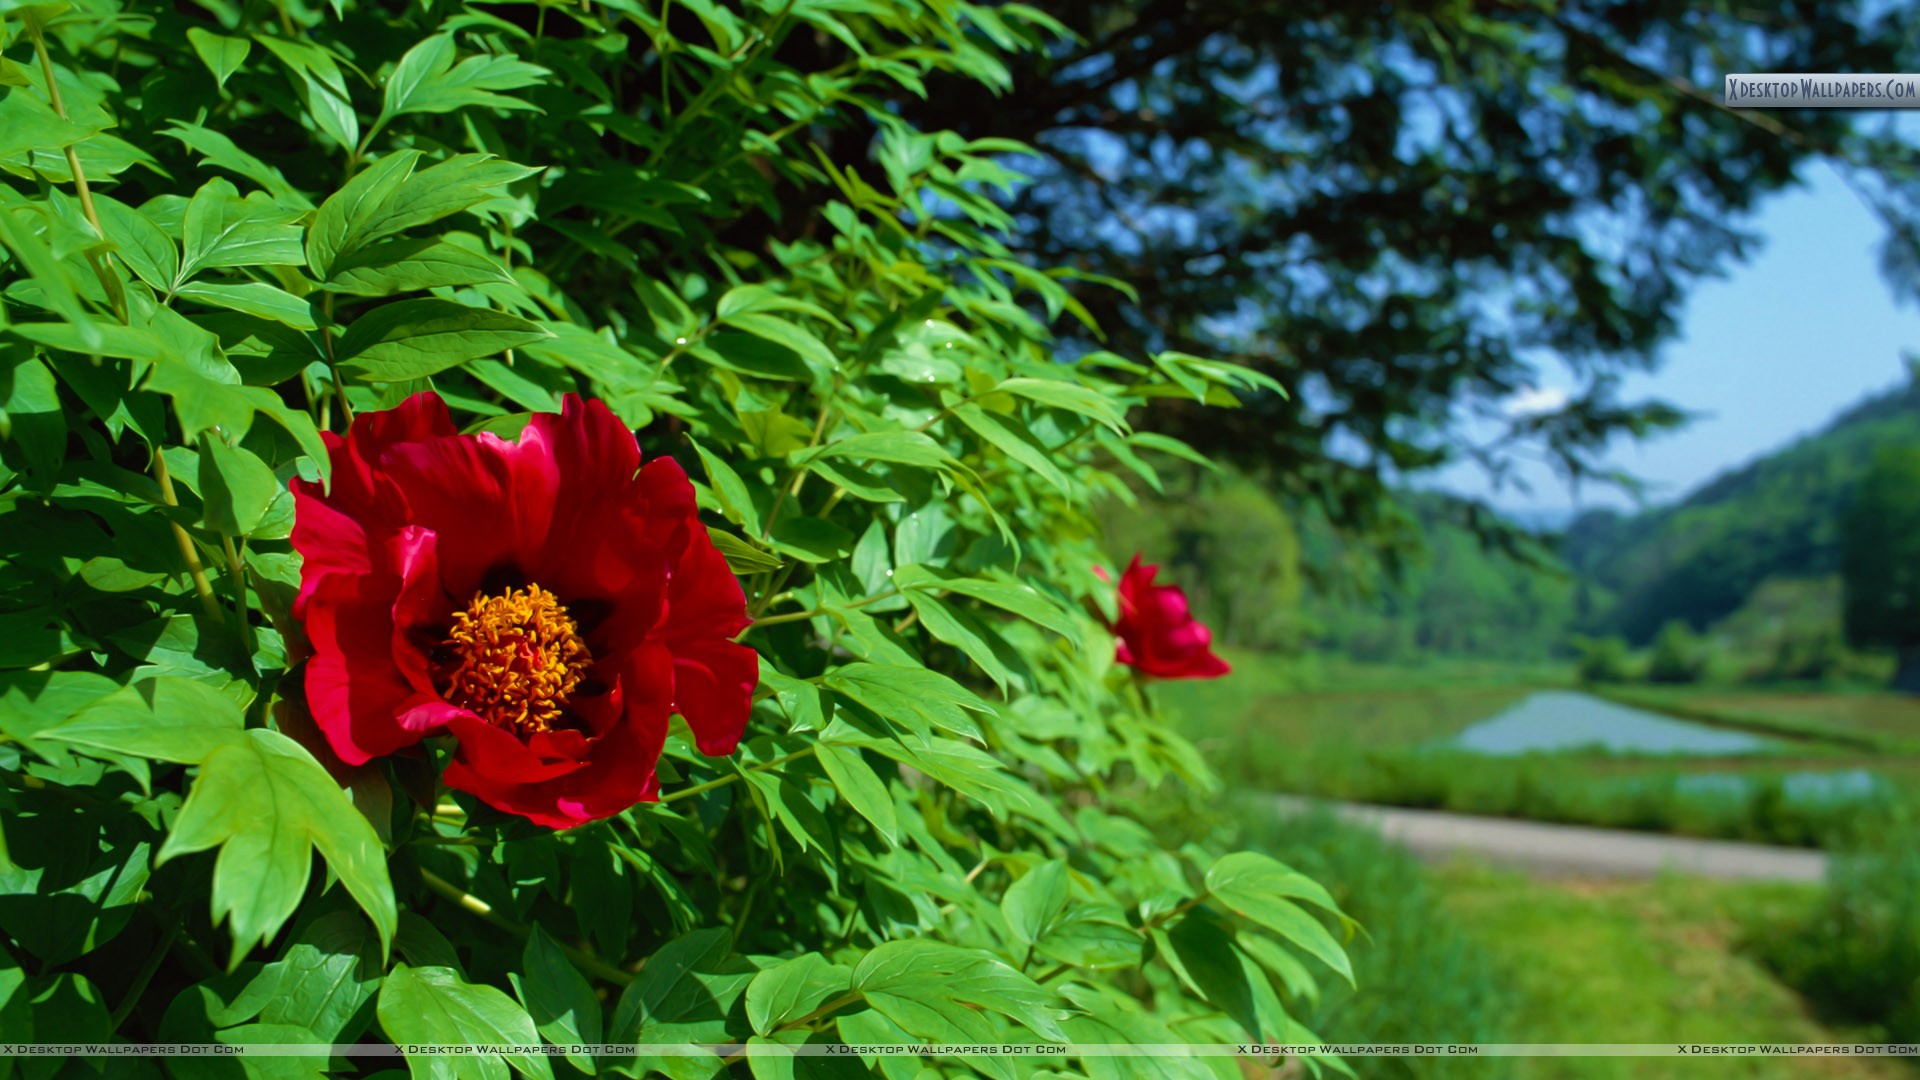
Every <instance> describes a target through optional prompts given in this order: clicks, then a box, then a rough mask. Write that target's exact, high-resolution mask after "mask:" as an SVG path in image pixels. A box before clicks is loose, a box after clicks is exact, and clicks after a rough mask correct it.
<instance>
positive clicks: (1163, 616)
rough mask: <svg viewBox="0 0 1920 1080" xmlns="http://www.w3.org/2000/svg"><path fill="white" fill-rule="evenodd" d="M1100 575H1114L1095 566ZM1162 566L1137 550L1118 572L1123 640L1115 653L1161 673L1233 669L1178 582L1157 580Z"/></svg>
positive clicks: (1206, 675) (1193, 674)
mask: <svg viewBox="0 0 1920 1080" xmlns="http://www.w3.org/2000/svg"><path fill="white" fill-rule="evenodd" d="M1093 570H1094V573H1096V574H1098V575H1100V580H1102V581H1108V580H1111V579H1109V578H1108V577H1107V572H1106V571H1105V570H1104V569H1102V568H1100V567H1098V566H1096V567H1094V568H1093ZM1159 572H1160V568H1159V567H1157V566H1155V565H1153V564H1152V563H1143V562H1141V561H1140V556H1138V555H1135V556H1134V557H1133V562H1131V563H1129V564H1128V565H1127V569H1126V572H1125V573H1123V574H1121V575H1120V619H1119V621H1118V622H1116V623H1114V625H1113V632H1114V633H1115V634H1116V635H1118V636H1119V638H1120V641H1119V643H1118V645H1117V646H1116V647H1115V650H1114V658H1115V659H1116V660H1118V661H1119V662H1121V663H1123V664H1129V665H1132V667H1133V668H1134V670H1136V671H1139V672H1140V673H1141V674H1143V675H1152V676H1154V677H1156V678H1161V679H1217V678H1219V677H1220V676H1222V675H1225V674H1226V673H1227V672H1229V671H1232V670H1233V669H1232V668H1230V667H1228V666H1227V662H1226V661H1225V660H1222V659H1220V658H1219V657H1217V656H1215V655H1213V648H1212V646H1213V634H1212V633H1211V632H1209V631H1208V630H1207V628H1206V627H1205V626H1203V625H1201V624H1200V623H1198V622H1196V621H1194V618H1193V612H1192V611H1191V610H1189V609H1188V607H1187V594H1186V593H1185V592H1184V591H1182V590H1181V588H1180V586H1178V585H1155V584H1154V583H1153V577H1154V575H1155V574H1157V573H1159Z"/></svg>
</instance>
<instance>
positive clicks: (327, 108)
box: [254, 34, 360, 151]
mask: <svg viewBox="0 0 1920 1080" xmlns="http://www.w3.org/2000/svg"><path fill="white" fill-rule="evenodd" d="M254 40H255V41H258V42H259V43H260V44H262V45H264V46H266V48H267V51H268V52H271V53H273V54H274V55H275V56H277V57H279V58H280V62H281V63H283V64H285V65H287V67H288V68H289V69H291V70H292V72H293V74H294V77H295V79H296V80H297V81H296V82H295V84H294V85H295V88H296V89H297V90H298V91H299V93H300V100H301V101H302V102H303V103H304V104H305V105H306V107H307V114H308V115H309V116H311V117H313V122H314V125H315V126H316V127H318V128H319V129H320V130H321V131H323V132H326V134H327V135H328V137H330V138H331V139H333V141H334V142H335V143H337V144H339V146H340V147H341V148H342V149H344V150H349V151H350V150H353V149H354V147H355V145H356V144H357V143H358V142H359V141H360V118H359V116H358V115H356V114H355V113H354V111H353V97H352V95H350V94H348V93H347V80H346V77H345V76H344V75H342V74H341V72H340V65H339V64H338V63H336V62H335V61H334V58H333V56H332V55H331V54H329V53H328V52H327V51H326V50H324V49H321V48H319V47H317V46H314V45H308V44H305V43H303V42H298V41H292V40H289V39H287V38H283V37H277V36H272V35H266V34H256V35H255V36H254Z"/></svg>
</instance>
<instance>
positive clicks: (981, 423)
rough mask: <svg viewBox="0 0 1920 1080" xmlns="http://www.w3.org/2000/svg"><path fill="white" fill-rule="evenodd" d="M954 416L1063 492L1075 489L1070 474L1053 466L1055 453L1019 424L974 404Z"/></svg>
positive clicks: (963, 407)
mask: <svg viewBox="0 0 1920 1080" xmlns="http://www.w3.org/2000/svg"><path fill="white" fill-rule="evenodd" d="M953 415H954V416H955V417H957V418H959V420H960V422H961V423H963V424H965V425H967V426H968V427H969V428H972V429H973V431H974V434H976V435H979V436H980V437H981V438H983V439H985V440H986V441H987V442H988V443H990V444H992V445H993V446H996V447H998V448H999V449H1000V450H1001V452H1003V453H1005V454H1006V455H1007V456H1008V457H1010V458H1012V459H1014V460H1015V461H1017V462H1019V463H1020V464H1022V465H1025V466H1026V467H1027V468H1029V469H1032V470H1033V471H1034V472H1036V473H1039V474H1040V476H1041V478H1042V479H1044V480H1045V481H1046V482H1047V483H1049V484H1052V485H1053V486H1054V487H1057V488H1059V489H1060V490H1061V491H1070V490H1072V486H1071V485H1070V484H1069V483H1068V481H1067V474H1066V473H1063V472H1061V471H1060V467H1059V466H1058V465H1055V464H1054V463H1053V457H1052V454H1051V452H1050V451H1048V449H1047V448H1046V447H1044V446H1042V445H1040V443H1039V441H1038V440H1036V439H1035V438H1034V437H1033V435H1032V433H1030V432H1028V431H1027V429H1026V428H1024V427H1021V426H1020V425H1019V423H1018V422H1016V421H1014V420H1011V419H1009V418H1007V417H1005V416H1002V415H1000V414H999V413H996V412H988V411H987V410H985V409H982V408H981V407H980V406H978V405H973V404H967V405H961V406H958V407H956V408H955V409H954V410H953Z"/></svg>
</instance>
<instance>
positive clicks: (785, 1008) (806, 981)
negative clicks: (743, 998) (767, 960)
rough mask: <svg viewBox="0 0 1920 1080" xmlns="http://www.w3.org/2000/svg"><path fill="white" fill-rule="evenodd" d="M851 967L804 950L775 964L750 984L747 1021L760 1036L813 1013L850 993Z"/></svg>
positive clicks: (748, 986)
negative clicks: (798, 954)
mask: <svg viewBox="0 0 1920 1080" xmlns="http://www.w3.org/2000/svg"><path fill="white" fill-rule="evenodd" d="M852 976H853V972H852V969H850V968H846V967H842V966H841V965H839V964H835V963H832V962H830V961H828V960H827V958H826V957H824V956H821V955H820V954H819V953H804V954H802V955H800V956H796V957H794V958H793V959H791V960H788V961H786V962H785V963H781V964H775V965H774V966H773V967H770V968H767V969H766V970H765V971H762V972H761V973H760V974H758V975H756V976H754V979H753V982H751V983H749V984H748V985H747V1022H748V1023H750V1024H752V1025H753V1030H754V1031H755V1032H756V1033H758V1034H761V1035H766V1034H769V1033H770V1032H772V1031H773V1030H774V1029H775V1028H777V1027H779V1026H780V1025H782V1024H785V1023H787V1022H788V1021H791V1020H798V1019H800V1018H802V1017H805V1016H807V1015H809V1014H811V1013H812V1012H813V1011H814V1010H815V1009H818V1008H819V1007H820V1006H821V1005H824V1004H826V1003H827V1002H828V1001H830V1000H832V999H833V998H835V997H838V996H840V995H842V994H844V993H846V992H847V987H848V985H849V981H850V980H851V978H852Z"/></svg>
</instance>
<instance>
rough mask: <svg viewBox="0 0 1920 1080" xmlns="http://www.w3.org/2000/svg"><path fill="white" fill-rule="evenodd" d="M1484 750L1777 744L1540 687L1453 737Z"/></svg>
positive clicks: (1750, 750) (1683, 749) (1461, 745)
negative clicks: (1537, 691) (1536, 691)
mask: <svg viewBox="0 0 1920 1080" xmlns="http://www.w3.org/2000/svg"><path fill="white" fill-rule="evenodd" d="M1452 745H1453V746H1454V747H1456V748H1458V749H1461V750H1472V751H1474V752H1476V753H1482V754H1530V753H1552V752H1555V751H1563V750H1589V749H1600V750H1610V751H1613V752H1614V753H1620V754H1709V755H1720V754H1729V755H1730V754H1757V753H1762V752H1764V751H1767V750H1770V749H1772V748H1773V745H1774V744H1773V742H1772V741H1771V740H1768V739H1763V738H1761V737H1760V736H1758V735H1750V734H1748V733H1746V732H1744V731H1731V730H1728V729H1725V728H1716V727H1709V726H1707V725H1705V724H1695V723H1691V722H1689V721H1686V720H1674V719H1672V718H1670V717H1665V716H1661V715H1659V714H1657V713H1650V712H1647V711H1646V710H1644V709H1635V708H1631V707H1629V706H1626V705H1616V704H1614V703H1613V702H1611V701H1606V700H1603V699H1601V698H1597V697H1594V696H1593V695H1591V694H1582V693H1577V692H1575V691H1571V690H1542V691H1540V692H1539V693H1537V694H1533V695H1531V696H1529V697H1528V698H1526V699H1525V700H1523V701H1521V702H1520V703H1519V704H1518V705H1515V706H1513V707H1512V708H1510V709H1508V710H1507V711H1506V712H1503V713H1501V714H1499V715H1498V716H1493V717H1489V718H1487V719H1485V720H1482V721H1480V722H1479V723H1477V724H1474V725H1473V726H1472V727H1469V728H1467V729H1466V730H1465V731H1462V732H1461V733H1460V734H1458V735H1456V736H1454V737H1453V740H1452Z"/></svg>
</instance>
